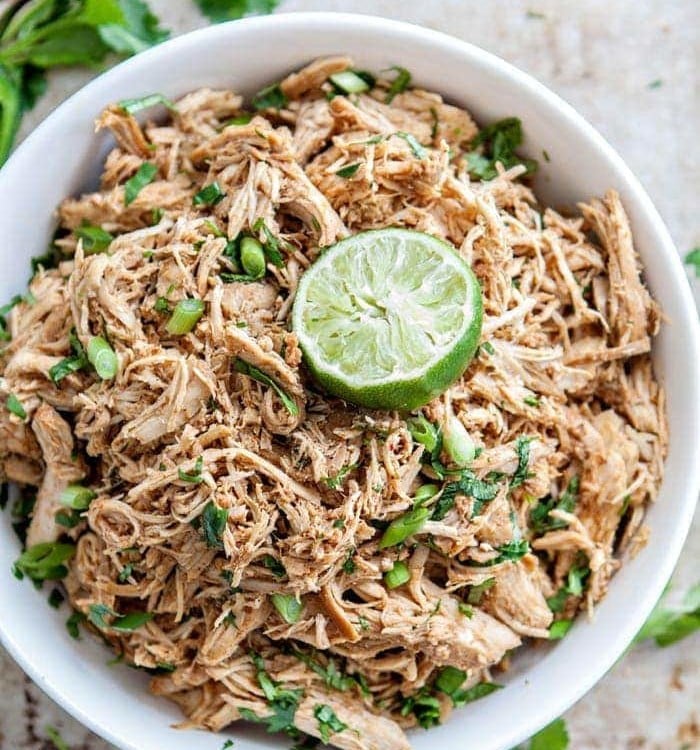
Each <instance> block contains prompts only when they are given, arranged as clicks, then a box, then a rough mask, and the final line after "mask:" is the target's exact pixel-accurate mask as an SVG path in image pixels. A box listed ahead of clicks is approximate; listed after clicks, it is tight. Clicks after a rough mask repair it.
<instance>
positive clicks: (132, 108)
mask: <svg viewBox="0 0 700 750" xmlns="http://www.w3.org/2000/svg"><path fill="white" fill-rule="evenodd" d="M156 104H162V105H163V106H165V107H167V108H168V109H170V110H172V111H173V112H177V109H176V108H175V105H174V104H173V103H172V102H171V101H170V99H168V97H167V96H163V94H148V95H147V96H142V97H140V98H138V99H122V100H121V101H120V102H119V107H120V108H121V109H123V110H124V111H125V112H127V113H128V114H130V115H133V114H135V113H136V112H140V111H141V110H142V109H146V108H148V107H153V106H155V105H156Z"/></svg>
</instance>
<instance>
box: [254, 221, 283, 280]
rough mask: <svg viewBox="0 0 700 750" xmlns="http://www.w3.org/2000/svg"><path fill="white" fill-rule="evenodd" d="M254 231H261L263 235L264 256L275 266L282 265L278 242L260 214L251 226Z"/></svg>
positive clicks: (280, 266)
mask: <svg viewBox="0 0 700 750" xmlns="http://www.w3.org/2000/svg"><path fill="white" fill-rule="evenodd" d="M251 229H252V230H253V231H254V232H260V231H262V233H263V235H264V236H265V242H264V243H263V250H264V251H265V257H266V258H267V260H268V261H269V262H270V263H272V265H273V266H277V268H282V267H283V266H284V257H283V256H282V253H281V252H280V243H279V240H278V239H277V237H275V235H274V234H272V232H271V231H270V228H269V227H268V226H267V224H266V223H265V219H263V218H262V216H260V217H259V218H257V219H256V220H255V223H254V224H253V226H252V227H251Z"/></svg>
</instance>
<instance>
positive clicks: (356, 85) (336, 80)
mask: <svg viewBox="0 0 700 750" xmlns="http://www.w3.org/2000/svg"><path fill="white" fill-rule="evenodd" d="M328 80H329V81H330V82H331V83H332V84H333V85H334V86H335V87H336V88H337V89H340V90H341V91H342V92H344V93H345V94H360V93H361V92H363V91H369V84H368V83H367V81H365V80H363V79H362V78H360V76H358V75H357V73H354V72H353V71H352V70H341V71H340V73H333V75H332V76H330V77H329V79H328Z"/></svg>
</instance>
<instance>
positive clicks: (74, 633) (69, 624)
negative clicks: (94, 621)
mask: <svg viewBox="0 0 700 750" xmlns="http://www.w3.org/2000/svg"><path fill="white" fill-rule="evenodd" d="M83 622H85V615H84V614H83V613H82V612H77V611H76V612H73V614H72V615H71V616H70V617H69V618H68V619H67V620H66V630H67V631H68V635H70V637H71V638H75V639H76V640H78V638H80V625H81V624H82V623H83Z"/></svg>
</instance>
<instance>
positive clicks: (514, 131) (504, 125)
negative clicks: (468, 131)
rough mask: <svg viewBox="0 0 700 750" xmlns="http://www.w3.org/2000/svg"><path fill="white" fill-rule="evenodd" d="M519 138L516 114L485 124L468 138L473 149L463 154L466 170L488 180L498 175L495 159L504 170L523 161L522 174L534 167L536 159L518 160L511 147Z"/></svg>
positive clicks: (535, 167) (514, 145)
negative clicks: (470, 138) (470, 139)
mask: <svg viewBox="0 0 700 750" xmlns="http://www.w3.org/2000/svg"><path fill="white" fill-rule="evenodd" d="M522 141H523V131H522V124H521V122H520V120H519V119H518V118H517V117H508V118H506V119H504V120H499V121H498V122H494V123H492V124H491V125H487V126H486V127H485V128H482V130H481V131H480V132H479V133H478V135H477V136H476V137H475V138H474V139H473V140H472V142H471V146H472V148H473V149H480V150H474V151H471V152H469V153H468V154H467V169H468V171H469V173H470V174H471V175H472V176H474V177H478V178H479V179H481V180H492V179H493V178H494V177H496V175H497V174H498V172H497V170H496V162H500V163H501V164H502V165H503V166H504V167H505V168H506V169H509V168H510V167H513V166H515V165H516V164H523V165H524V166H525V167H526V168H527V172H526V174H530V173H532V172H534V171H535V170H536V169H537V162H536V161H534V160H533V159H521V158H520V157H518V156H517V155H516V154H515V150H516V149H517V148H518V146H520V145H521V143H522Z"/></svg>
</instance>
